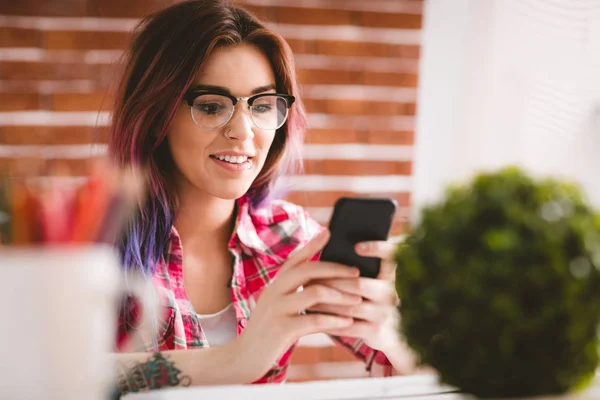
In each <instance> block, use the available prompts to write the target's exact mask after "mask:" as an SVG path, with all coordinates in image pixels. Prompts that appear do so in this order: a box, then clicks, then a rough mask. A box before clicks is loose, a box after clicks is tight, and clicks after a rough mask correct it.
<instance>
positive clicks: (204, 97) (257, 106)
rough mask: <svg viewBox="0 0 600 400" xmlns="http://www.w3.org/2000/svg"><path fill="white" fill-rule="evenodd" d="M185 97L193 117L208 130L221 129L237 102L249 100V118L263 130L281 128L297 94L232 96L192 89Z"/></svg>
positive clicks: (195, 121)
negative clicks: (193, 90)
mask: <svg viewBox="0 0 600 400" xmlns="http://www.w3.org/2000/svg"><path fill="white" fill-rule="evenodd" d="M183 99H184V100H185V101H186V102H187V103H188V105H189V106H190V112H191V114H192V119H193V120H194V123H195V124H196V125H199V126H201V127H202V128H205V129H216V128H220V127H222V126H223V125H225V124H226V123H228V122H229V120H230V119H231V117H232V116H233V113H234V111H235V105H236V104H237V103H238V102H239V101H242V100H245V101H246V102H247V103H248V111H249V114H250V119H251V120H252V122H253V123H254V125H256V126H257V127H258V128H260V129H267V130H270V129H279V128H281V127H282V126H283V124H284V123H285V121H286V120H287V116H288V111H289V109H290V107H291V106H292V104H293V103H294V101H295V100H296V99H295V97H294V96H290V95H286V94H278V93H263V94H257V95H255V96H251V97H233V96H231V95H229V94H224V93H211V92H189V93H186V94H185V95H184V96H183Z"/></svg>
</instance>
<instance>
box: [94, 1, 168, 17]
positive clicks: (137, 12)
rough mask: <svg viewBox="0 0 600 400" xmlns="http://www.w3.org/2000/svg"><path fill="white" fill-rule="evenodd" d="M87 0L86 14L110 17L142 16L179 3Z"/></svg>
mask: <svg viewBox="0 0 600 400" xmlns="http://www.w3.org/2000/svg"><path fill="white" fill-rule="evenodd" d="M87 2H88V7H87V13H88V16H92V17H110V18H142V17H145V16H146V15H148V14H150V13H153V12H155V11H159V10H162V9H163V8H166V7H168V6H170V5H172V4H175V3H179V1H175V0H129V1H121V0H87Z"/></svg>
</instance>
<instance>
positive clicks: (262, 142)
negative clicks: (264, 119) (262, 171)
mask: <svg viewBox="0 0 600 400" xmlns="http://www.w3.org/2000/svg"><path fill="white" fill-rule="evenodd" d="M274 139H275V131H268V132H257V133H256V134H255V136H254V143H255V146H256V148H257V149H260V152H261V160H262V161H263V162H264V161H265V160H266V159H267V155H268V154H269V150H270V149H271V145H272V144H273V140H274Z"/></svg>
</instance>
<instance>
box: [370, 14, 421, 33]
mask: <svg viewBox="0 0 600 400" xmlns="http://www.w3.org/2000/svg"><path fill="white" fill-rule="evenodd" d="M421 19H422V18H421V15H420V14H399V13H383V12H370V11H363V12H360V25H362V26H368V27H377V28H398V29H421Z"/></svg>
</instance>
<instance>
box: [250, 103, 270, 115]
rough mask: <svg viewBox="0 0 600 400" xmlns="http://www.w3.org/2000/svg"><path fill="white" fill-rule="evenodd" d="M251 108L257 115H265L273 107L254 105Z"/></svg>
mask: <svg viewBox="0 0 600 400" xmlns="http://www.w3.org/2000/svg"><path fill="white" fill-rule="evenodd" d="M253 108H254V111H255V112H258V113H267V112H269V111H271V110H272V109H273V107H272V106H271V105H270V104H259V105H255V106H254V107H253Z"/></svg>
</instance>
